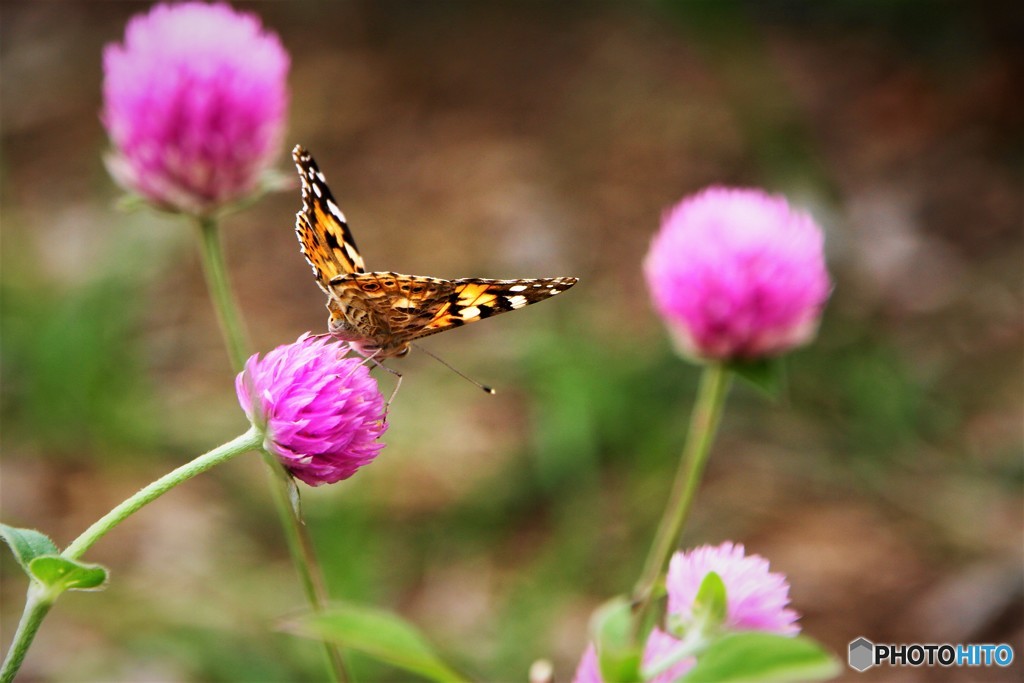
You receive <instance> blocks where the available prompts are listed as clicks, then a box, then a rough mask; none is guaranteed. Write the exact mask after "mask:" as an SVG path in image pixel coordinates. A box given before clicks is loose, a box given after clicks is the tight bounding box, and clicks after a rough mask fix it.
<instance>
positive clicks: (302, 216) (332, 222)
mask: <svg viewBox="0 0 1024 683" xmlns="http://www.w3.org/2000/svg"><path fill="white" fill-rule="evenodd" d="M292 158H293V159H294V160H295V167H296V168H297V169H298V171H299V178H300V179H301V180H302V209H301V210H300V211H299V212H298V213H297V214H295V234H296V235H297V236H298V238H299V244H300V245H301V248H302V254H303V255H304V256H305V257H306V261H308V262H309V265H310V266H311V267H312V268H313V274H314V275H315V276H316V280H317V283H318V284H319V285H320V288H321V289H323V290H324V291H326V292H328V293H330V282H331V280H333V279H334V278H336V277H338V276H339V275H347V274H349V273H362V272H363V271H364V270H366V268H365V267H364V265H363V257H362V256H361V255H360V254H359V248H358V247H356V241H355V239H354V238H353V237H352V232H351V231H350V230H349V229H348V223H347V222H346V221H345V214H343V213H342V212H341V209H339V208H338V204H337V203H336V202H335V201H334V196H333V195H331V191H330V189H328V187H327V181H326V180H325V179H324V174H323V173H321V172H320V169H319V168H317V165H316V161H315V160H314V159H313V157H312V156H311V155H310V153H309V152H307V151H306V150H305V149H303V148H302V146H301V145H296V146H295V149H293V150H292Z"/></svg>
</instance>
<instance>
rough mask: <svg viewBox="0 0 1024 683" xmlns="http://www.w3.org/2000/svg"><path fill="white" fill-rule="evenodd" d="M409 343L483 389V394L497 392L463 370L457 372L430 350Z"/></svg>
mask: <svg viewBox="0 0 1024 683" xmlns="http://www.w3.org/2000/svg"><path fill="white" fill-rule="evenodd" d="M411 345H412V346H415V347H416V348H417V349H419V350H420V351H422V352H423V353H425V354H427V355H428V356H430V357H431V358H433V359H434V360H436V361H437V362H438V363H440V364H441V365H443V366H445V367H446V368H448V369H449V370H451V371H452V372H454V373H455V374H456V375H458V376H459V377H461V378H462V379H464V380H466V381H467V382H469V383H470V384H472V385H473V386H475V387H477V388H479V389H483V391H484V393H485V394H491V395H492V396H493V395H494V394H495V393H497V392H495V391H494V388H493V387H489V386H487V385H486V384H480V382H477V381H476V380H475V379H473V378H472V377H469V376H468V375H466V374H465V373H463V372H459V370H457V369H456V368H453V367H452V366H451V365H449V364H448V363H447V362H446V361H445V360H444V359H442V358H440V357H438V356H435V355H434V354H432V353H431V352H430V351H427V350H426V349H425V348H423V347H422V346H420V345H419V344H411Z"/></svg>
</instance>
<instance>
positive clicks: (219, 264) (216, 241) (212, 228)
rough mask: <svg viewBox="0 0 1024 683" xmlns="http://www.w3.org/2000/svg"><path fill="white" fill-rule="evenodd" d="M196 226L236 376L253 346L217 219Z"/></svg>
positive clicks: (207, 280)
mask: <svg viewBox="0 0 1024 683" xmlns="http://www.w3.org/2000/svg"><path fill="white" fill-rule="evenodd" d="M196 224H197V227H198V228H199V238H200V250H199V253H200V254H201V255H202V259H203V273H204V274H205V275H206V285H207V288H208V289H209V290H210V296H211V297H212V298H213V308H214V310H215V311H216V312H217V322H218V323H219V324H220V331H221V334H222V335H223V336H224V345H225V346H227V349H228V357H229V358H230V359H231V367H232V368H234V370H235V372H241V371H242V367H243V366H244V365H245V359H246V358H248V357H249V352H248V348H249V343H248V341H247V339H246V334H245V329H244V328H243V327H242V319H241V316H239V314H238V304H237V303H236V302H235V297H234V295H233V294H232V292H231V284H230V283H229V282H228V274H227V268H226V267H225V265H224V251H223V249H221V240H220V231H219V230H218V227H217V221H216V219H214V218H210V217H202V218H197V219H196Z"/></svg>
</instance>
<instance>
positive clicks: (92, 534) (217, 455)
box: [61, 427, 263, 560]
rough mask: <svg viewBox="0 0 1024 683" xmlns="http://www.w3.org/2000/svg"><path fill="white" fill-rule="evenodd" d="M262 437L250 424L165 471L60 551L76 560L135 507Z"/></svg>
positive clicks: (251, 448)
mask: <svg viewBox="0 0 1024 683" xmlns="http://www.w3.org/2000/svg"><path fill="white" fill-rule="evenodd" d="M262 438H263V437H262V435H261V434H260V432H259V430H258V429H256V427H250V428H249V431H247V432H246V433H245V434H242V435H241V436H238V437H236V438H234V439H232V440H231V441H228V442H227V443H226V444H223V445H221V446H218V447H217V448H214V449H213V450H212V451H209V452H208V453H204V454H203V455H200V456H199V457H198V458H196V459H195V460H193V461H192V462H189V463H186V464H184V465H182V466H181V467H179V468H178V469H176V470H173V471H171V472H168V473H167V474H165V475H164V476H162V477H160V478H159V479H157V480H156V481H154V482H153V483H152V484H150V485H148V486H146V487H145V488H143V489H141V490H140V491H139V492H138V493H136V494H135V495H133V496H132V497H130V498H128V499H127V500H125V501H124V502H123V503H121V504H120V505H118V506H117V507H115V508H114V509H113V510H111V511H110V512H108V513H107V514H105V515H104V516H103V517H101V518H100V519H99V520H97V521H96V522H95V523H94V524H93V525H92V526H90V527H89V528H88V529H86V530H85V532H83V533H82V535H81V536H79V537H78V538H76V539H75V540H74V541H72V542H71V545H69V546H68V547H67V548H66V549H65V550H64V552H63V553H61V555H63V556H64V557H66V558H68V559H71V560H77V559H78V558H80V557H81V556H82V555H83V554H84V553H85V551H86V550H88V549H89V548H91V547H92V545H93V544H94V543H95V542H96V541H98V540H100V538H102V537H103V536H104V535H105V534H106V533H107V532H108V531H110V530H111V529H113V528H114V527H115V526H117V525H118V524H120V523H121V522H123V521H124V520H125V519H127V518H128V517H130V516H131V515H132V514H134V513H135V512H138V510H139V508H141V507H143V506H144V505H147V504H148V503H151V502H153V501H154V500H156V499H157V498H159V497H160V496H162V495H163V494H165V493H167V492H168V491H170V490H171V489H172V488H174V487H175V486H177V485H178V484H181V483H182V482H185V481H188V480H189V479H191V478H192V477H194V476H196V475H197V474H202V473H203V472H205V471H206V470H208V469H210V468H211V467H213V466H214V465H218V464H220V463H222V462H224V461H226V460H230V459H231V458H233V457H235V456H236V455H241V454H242V453H245V452H247V451H251V450H253V449H255V448H258V447H259V445H260V441H261V439H262Z"/></svg>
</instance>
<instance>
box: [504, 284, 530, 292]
mask: <svg viewBox="0 0 1024 683" xmlns="http://www.w3.org/2000/svg"><path fill="white" fill-rule="evenodd" d="M524 289H526V285H516V286H515V287H509V288H508V291H510V292H521V291H523V290H524Z"/></svg>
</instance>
